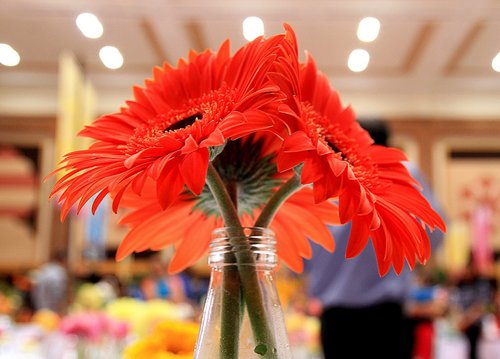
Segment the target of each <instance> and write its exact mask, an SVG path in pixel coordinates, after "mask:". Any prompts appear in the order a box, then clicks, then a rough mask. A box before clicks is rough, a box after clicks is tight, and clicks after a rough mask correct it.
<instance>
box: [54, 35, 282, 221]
mask: <svg viewBox="0 0 500 359" xmlns="http://www.w3.org/2000/svg"><path fill="white" fill-rule="evenodd" d="M282 40H283V35H277V36H274V37H272V38H269V39H267V40H263V39H262V38H258V39H256V40H254V41H253V42H251V43H249V44H247V45H246V46H244V47H243V48H241V49H240V50H239V51H238V52H237V53H236V54H235V55H234V56H233V57H231V56H230V53H229V42H228V41H226V42H224V43H223V44H222V46H221V47H220V49H219V50H218V51H217V52H216V53H214V52H212V51H209V50H207V51H205V52H203V53H200V54H198V53H195V52H191V53H190V54H189V60H188V61H187V62H186V61H184V60H180V61H179V63H178V65H177V68H172V67H171V66H169V65H167V64H165V65H164V66H163V67H162V68H155V69H154V72H153V79H152V80H147V81H146V82H145V87H144V88H139V87H135V88H134V100H133V101H128V102H127V107H125V108H122V109H121V111H120V112H119V113H114V114H111V115H105V116H102V117H101V118H99V119H97V120H96V121H95V122H94V123H93V124H92V125H91V126H88V127H86V128H85V129H84V130H83V131H81V132H80V135H82V136H86V137H90V138H92V139H95V140H97V141H96V142H95V143H94V144H93V145H92V146H91V147H90V148H89V149H86V150H82V151H75V152H72V153H69V154H67V155H66V156H65V159H64V163H65V164H64V165H63V166H62V167H61V168H60V169H59V170H61V169H64V170H66V171H67V174H66V175H64V176H63V177H62V178H61V179H60V180H59V181H58V182H57V183H56V185H55V187H54V189H53V192H52V195H55V194H56V193H60V197H59V202H60V203H63V206H62V212H61V214H62V217H63V218H64V217H65V216H66V215H67V213H68V211H69V210H70V209H71V207H72V206H73V205H74V204H75V203H77V202H78V211H79V210H80V209H81V208H82V206H83V205H84V204H85V203H86V202H87V201H88V200H89V199H90V198H92V197H93V196H95V195H97V197H96V199H95V200H94V203H93V207H92V208H93V210H95V208H96V207H97V206H98V205H99V203H100V202H101V201H102V199H103V198H104V197H105V196H106V195H107V194H108V193H109V192H111V191H112V192H114V193H115V196H114V201H113V209H114V210H115V211H116V209H117V207H118V204H119V202H120V199H121V197H122V195H123V193H124V192H125V191H126V189H127V188H131V189H132V190H133V191H134V192H136V193H138V194H139V193H141V191H142V188H143V186H144V183H145V182H146V179H147V178H148V177H150V178H152V179H153V180H154V181H155V184H156V192H157V200H158V202H159V204H160V205H161V207H162V208H166V207H168V206H169V205H170V204H172V203H173V202H174V201H175V200H176V198H177V196H178V195H179V193H181V192H182V190H183V188H184V185H186V186H187V188H188V189H189V190H190V191H191V192H192V193H194V194H200V192H201V191H202V189H203V186H204V184H205V177H206V172H207V166H208V162H209V158H210V148H213V147H215V146H220V145H222V144H224V142H225V140H226V139H227V138H233V139H234V138H238V137H240V136H244V135H246V134H248V133H251V132H255V131H259V130H263V129H266V130H271V131H275V132H277V133H279V132H280V131H282V130H283V128H281V129H280V128H278V127H279V126H278V125H279V119H278V118H277V117H276V116H275V115H274V114H273V113H274V112H273V107H277V106H279V103H280V102H281V101H282V99H283V94H282V93H281V92H280V91H279V88H278V87H277V86H276V85H274V84H273V83H272V82H271V81H270V80H269V78H268V71H269V69H270V66H271V65H272V63H273V61H274V60H275V57H276V53H277V50H278V49H279V47H280V43H281V42H282Z"/></svg>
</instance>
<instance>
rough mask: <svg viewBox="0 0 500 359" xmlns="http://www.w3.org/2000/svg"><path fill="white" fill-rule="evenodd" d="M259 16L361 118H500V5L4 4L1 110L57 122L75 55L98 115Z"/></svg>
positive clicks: (402, 1) (454, 0)
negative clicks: (67, 66)
mask: <svg viewBox="0 0 500 359" xmlns="http://www.w3.org/2000/svg"><path fill="white" fill-rule="evenodd" d="M81 12H93V13H94V14H96V15H97V16H98V17H99V18H100V20H101V22H102V23H103V25H104V35H103V37H101V38H100V39H96V40H91V39H87V38H84V37H83V36H82V35H81V33H80V32H79V30H78V29H77V28H76V26H75V22H74V21H75V18H76V16H77V15H78V14H79V13H81ZM251 15H256V16H260V17H261V18H262V19H263V20H264V23H265V25H266V33H267V34H274V33H278V32H282V23H283V22H285V21H286V22H288V23H290V24H291V25H292V26H293V27H294V29H295V31H296V33H297V37H298V39H299V46H300V48H301V50H308V51H309V52H311V53H312V55H313V56H314V58H315V59H316V61H317V63H318V67H319V68H320V70H322V71H323V72H326V73H327V74H328V75H329V76H330V78H331V83H332V85H333V86H335V87H336V88H338V89H339V90H340V92H341V94H342V97H343V99H344V102H346V103H351V104H352V105H353V107H354V108H355V109H356V110H357V112H358V113H359V114H360V115H362V116H383V117H413V118H414V117H441V118H481V119H484V118H492V119H500V73H495V72H494V71H493V70H492V69H491V60H492V59H493V57H494V56H495V55H496V54H497V53H498V52H500V1H499V0H252V1H248V0H227V1H224V0H210V1H208V0H176V1H174V0H170V1H169V0H142V1H141V0H92V1H91V0H88V1H84V0H71V1H70V0H0V43H1V42H4V43H9V44H10V45H11V46H13V47H14V48H15V49H16V50H17V51H18V52H19V53H20V55H21V63H20V65H19V66H17V67H15V68H7V67H3V66H2V67H0V114H55V113H56V105H57V68H58V57H59V54H60V53H61V52H62V51H64V50H70V51H72V52H74V53H75V54H76V56H77V57H78V59H79V60H80V62H81V63H82V65H83V66H84V68H85V71H86V73H87V74H88V76H89V77H90V79H91V80H92V82H93V84H94V86H95V88H96V90H97V93H98V97H99V108H98V110H99V112H108V111H115V110H117V109H118V107H119V106H120V105H121V104H122V103H123V102H124V100H126V99H128V98H129V97H130V94H131V91H130V88H131V86H132V85H133V84H140V83H142V81H143V79H144V78H146V77H148V76H149V75H150V73H151V68H152V67H153V66H155V65H159V64H161V63H162V62H163V61H164V60H167V61H169V62H171V63H175V62H176V61H177V59H178V58H179V57H184V56H185V55H186V54H187V52H188V51H189V49H190V48H194V49H196V50H202V49H203V48H206V47H210V48H213V49H216V48H217V47H218V46H219V44H220V42H222V41H223V40H224V39H225V38H230V39H231V41H232V44H233V49H235V48H237V47H239V46H241V45H242V44H243V43H244V39H243V37H242V33H241V22H242V20H243V19H244V18H245V17H246V16H251ZM365 16H376V17H378V18H379V20H380V21H381V23H382V27H381V33H380V36H379V38H378V39H377V40H376V41H375V42H373V43H370V44H365V43H361V42H360V41H359V40H357V38H356V28H357V23H358V22H359V20H360V19H361V18H363V17H365ZM104 45H114V46H117V47H118V48H119V49H120V50H121V52H122V53H123V55H124V58H125V65H124V67H123V68H121V69H119V70H108V69H106V68H105V67H104V66H103V65H102V64H101V63H100V60H99V59H98V55H97V54H98V51H99V49H100V47H102V46H104ZM358 47H361V48H365V49H366V50H368V51H369V52H370V54H371V62H370V65H369V67H368V69H367V70H366V71H364V72H362V73H357V74H356V73H352V72H350V71H349V70H348V69H347V67H346V63H347V57H348V55H349V53H350V51H351V50H353V49H355V48H358Z"/></svg>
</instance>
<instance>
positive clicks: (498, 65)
mask: <svg viewBox="0 0 500 359" xmlns="http://www.w3.org/2000/svg"><path fill="white" fill-rule="evenodd" d="M491 67H492V68H493V70H495V71H496V72H500V52H499V53H498V54H497V56H495V57H494V58H493V60H491Z"/></svg>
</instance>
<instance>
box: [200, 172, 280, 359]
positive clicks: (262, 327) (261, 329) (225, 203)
mask: <svg viewBox="0 0 500 359" xmlns="http://www.w3.org/2000/svg"><path fill="white" fill-rule="evenodd" d="M207 184H208V187H209V188H210V191H211V192H212V194H213V196H214V198H215V200H216V202H217V204H218V206H219V208H220V210H221V215H222V218H223V219H224V224H225V226H226V227H231V228H233V229H235V230H236V233H237V234H238V235H237V236H238V237H241V236H244V235H245V234H244V233H243V229H242V226H241V223H240V220H239V217H238V213H237V211H236V208H235V206H234V204H233V201H232V200H231V197H230V195H229V193H228V191H227V189H226V187H225V185H224V182H223V181H222V179H221V178H220V176H219V174H218V172H217V170H216V169H215V167H214V166H213V165H212V164H209V167H208V172H207ZM253 261H254V259H253V256H252V253H251V252H250V248H248V249H242V250H240V251H237V253H236V262H237V263H238V273H239V279H240V280H241V288H242V292H243V297H244V299H245V302H246V305H247V311H248V315H249V318H250V324H251V326H252V330H253V334H254V339H255V344H256V347H257V346H258V347H259V349H262V348H265V350H264V351H265V354H263V355H262V357H263V358H266V359H277V358H276V353H274V350H273V349H274V348H275V347H276V345H275V343H274V337H273V336H272V335H271V332H270V330H269V325H268V323H267V318H266V310H265V306H264V302H263V298H262V293H261V291H260V290H256V289H258V288H260V287H259V282H258V278H257V272H256V271H255V266H252V265H248V264H249V263H252V262H253ZM242 263H245V265H242ZM237 280H238V277H237V276H234V273H231V271H227V270H226V271H224V280H223V287H224V288H223V293H224V294H223V295H224V296H228V298H227V299H223V303H224V304H223V305H224V307H223V312H222V315H223V317H222V322H221V337H222V339H221V358H220V359H237V358H238V353H237V348H238V337H239V326H237V328H236V329H237V330H235V328H234V323H236V320H235V318H238V320H239V309H240V306H241V304H240V305H235V303H237V302H236V301H237V300H238V299H237V296H238V297H239V291H238V293H236V292H235V290H236V288H239V286H236V285H235V284H234V283H232V281H237ZM226 281H227V282H226ZM226 303H228V304H230V303H232V305H230V307H228V306H226ZM237 313H238V314H237ZM235 351H236V352H235Z"/></svg>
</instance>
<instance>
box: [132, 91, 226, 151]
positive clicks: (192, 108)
mask: <svg viewBox="0 0 500 359" xmlns="http://www.w3.org/2000/svg"><path fill="white" fill-rule="evenodd" d="M234 104H235V90H234V89H229V88H227V87H225V86H222V87H221V88H219V89H217V90H213V91H210V92H208V93H205V94H203V95H201V96H200V97H198V98H191V99H187V101H186V102H185V103H184V104H182V105H181V106H179V107H177V108H172V109H170V110H169V111H165V112H163V113H157V114H156V116H154V117H151V118H150V119H149V120H148V122H147V123H146V124H145V125H143V126H142V127H138V128H136V129H135V132H134V134H133V135H132V136H131V138H130V140H129V142H128V144H127V147H126V149H125V151H126V152H127V153H129V154H134V153H137V152H139V151H142V150H144V149H146V148H153V147H161V144H160V142H161V141H160V139H161V138H163V137H165V136H171V137H173V138H175V139H176V140H178V141H180V142H183V141H184V140H185V139H186V138H188V137H189V135H192V136H194V137H195V139H196V140H197V141H202V140H203V139H204V138H205V137H206V136H207V135H209V134H210V133H211V131H213V128H214V127H215V126H216V125H217V124H218V123H219V122H220V121H221V119H223V118H224V117H225V116H226V115H227V114H228V113H229V112H230V111H231V110H232V109H233V108H234ZM207 127H209V128H210V129H208V128H207Z"/></svg>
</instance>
